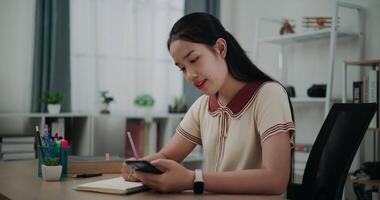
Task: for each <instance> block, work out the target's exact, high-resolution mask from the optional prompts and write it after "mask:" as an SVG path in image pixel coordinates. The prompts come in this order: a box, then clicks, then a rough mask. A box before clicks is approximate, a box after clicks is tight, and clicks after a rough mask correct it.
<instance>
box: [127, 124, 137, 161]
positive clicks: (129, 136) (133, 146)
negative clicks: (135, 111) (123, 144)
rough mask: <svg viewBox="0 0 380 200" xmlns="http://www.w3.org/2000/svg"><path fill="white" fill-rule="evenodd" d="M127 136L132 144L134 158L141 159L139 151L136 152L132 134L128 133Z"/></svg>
mask: <svg viewBox="0 0 380 200" xmlns="http://www.w3.org/2000/svg"><path fill="white" fill-rule="evenodd" d="M127 136H128V140H129V143H130V144H131V147H132V151H133V156H134V157H135V158H136V159H139V155H137V151H136V147H135V143H134V142H133V140H132V136H131V132H129V131H127Z"/></svg>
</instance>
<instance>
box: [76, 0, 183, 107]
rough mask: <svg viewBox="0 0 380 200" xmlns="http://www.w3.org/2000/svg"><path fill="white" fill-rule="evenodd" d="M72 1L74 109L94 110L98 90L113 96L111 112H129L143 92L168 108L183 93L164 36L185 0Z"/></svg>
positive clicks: (179, 75) (97, 102) (180, 11)
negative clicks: (134, 101)
mask: <svg viewBox="0 0 380 200" xmlns="http://www.w3.org/2000/svg"><path fill="white" fill-rule="evenodd" d="M70 6H71V14H70V17H71V19H70V21H71V73H72V74H71V79H72V82H71V84H72V99H71V100H72V110H73V111H74V112H75V111H84V112H98V111H99V110H100V109H101V99H100V94H99V91H102V90H108V91H109V94H110V95H111V96H114V98H115V99H116V102H115V103H112V104H111V107H110V110H111V112H112V113H126V112H133V111H134V110H135V107H134V105H133V100H134V98H135V97H136V96H137V95H141V94H150V95H152V96H153V97H154V99H155V106H154V110H155V111H157V112H159V111H165V112H166V111H167V108H168V105H169V104H171V103H172V102H173V99H174V97H177V96H181V95H182V87H183V81H182V74H181V73H180V72H179V71H178V70H177V68H176V67H175V66H174V64H173V63H174V62H173V61H172V59H171V57H170V55H169V53H168V51H167V48H166V41H167V38H168V34H169V31H170V29H171V27H172V25H173V24H174V22H175V21H176V20H178V19H179V18H180V17H181V16H183V13H184V1H183V0H175V1H170V0H71V5H70Z"/></svg>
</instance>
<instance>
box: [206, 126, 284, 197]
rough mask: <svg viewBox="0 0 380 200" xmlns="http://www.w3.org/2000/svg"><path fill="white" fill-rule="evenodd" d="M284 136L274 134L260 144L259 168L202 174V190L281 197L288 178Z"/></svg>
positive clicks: (282, 134)
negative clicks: (260, 158)
mask: <svg viewBox="0 0 380 200" xmlns="http://www.w3.org/2000/svg"><path fill="white" fill-rule="evenodd" d="M290 148H291V147H290V142H289V134H288V133H278V134H276V135H273V136H271V137H269V138H268V139H267V140H265V141H264V142H263V143H262V167H261V168H260V169H252V170H242V171H234V172H204V174H203V178H204V184H205V190H207V191H210V192H227V193H256V194H281V193H283V192H285V190H286V187H287V185H288V181H289V176H290V162H291V160H290V157H291V156H290Z"/></svg>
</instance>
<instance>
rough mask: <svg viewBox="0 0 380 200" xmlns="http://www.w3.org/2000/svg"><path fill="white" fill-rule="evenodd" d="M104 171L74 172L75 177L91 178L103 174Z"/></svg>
mask: <svg viewBox="0 0 380 200" xmlns="http://www.w3.org/2000/svg"><path fill="white" fill-rule="evenodd" d="M102 175H103V174H102V173H83V174H74V175H73V176H72V177H73V178H90V177H95V176H102Z"/></svg>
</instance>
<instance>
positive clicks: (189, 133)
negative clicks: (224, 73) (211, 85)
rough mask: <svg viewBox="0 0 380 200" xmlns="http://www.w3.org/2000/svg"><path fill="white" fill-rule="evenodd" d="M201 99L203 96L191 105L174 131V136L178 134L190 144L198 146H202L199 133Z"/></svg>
mask: <svg viewBox="0 0 380 200" xmlns="http://www.w3.org/2000/svg"><path fill="white" fill-rule="evenodd" d="M203 98H204V97H203V96H201V97H199V98H198V99H197V100H196V101H195V102H194V103H193V105H191V107H190V109H189V110H188V111H187V113H186V114H185V116H184V118H183V119H182V121H181V122H180V124H179V125H178V127H177V129H176V134H179V135H181V136H183V137H184V138H186V139H187V140H189V141H190V142H192V143H194V144H198V145H202V139H201V133H200V109H201V102H202V99H203Z"/></svg>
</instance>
